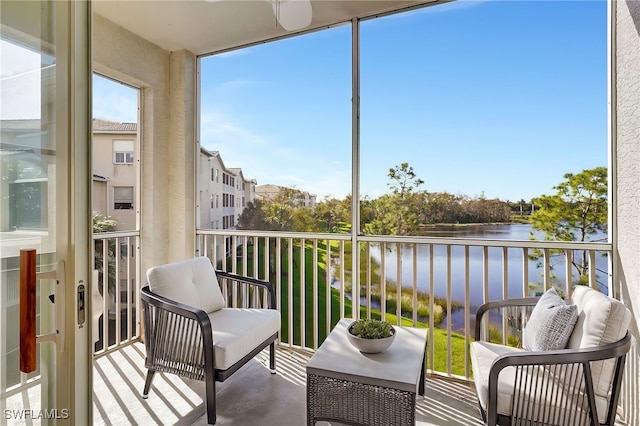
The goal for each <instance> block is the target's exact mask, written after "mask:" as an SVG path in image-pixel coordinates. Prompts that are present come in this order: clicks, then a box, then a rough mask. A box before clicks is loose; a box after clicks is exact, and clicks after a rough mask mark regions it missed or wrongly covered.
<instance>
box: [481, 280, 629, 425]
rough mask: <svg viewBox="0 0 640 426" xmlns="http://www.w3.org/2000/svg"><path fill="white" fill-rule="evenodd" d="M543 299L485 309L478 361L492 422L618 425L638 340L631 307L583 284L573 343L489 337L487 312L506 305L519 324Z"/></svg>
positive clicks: (484, 408)
mask: <svg viewBox="0 0 640 426" xmlns="http://www.w3.org/2000/svg"><path fill="white" fill-rule="evenodd" d="M537 301H538V299H536V298H526V299H511V300H502V301H496V302H490V303H487V304H485V305H483V306H481V307H480V308H479V309H478V312H477V314H476V341H475V342H473V343H472V344H471V361H472V368H473V375H474V380H475V385H476V392H477V394H478V401H479V404H480V411H481V414H482V417H483V419H484V421H485V424H487V425H490V426H495V425H501V426H503V425H520V424H522V425H545V426H547V425H561V426H569V425H575V426H583V425H592V426H597V425H609V426H612V425H613V424H614V422H615V418H616V409H617V403H618V398H619V395H620V386H621V381H622V373H623V370H624V363H625V357H626V354H627V352H628V351H629V348H630V337H629V334H628V333H627V330H628V327H629V323H630V320H631V313H630V312H629V310H628V309H627V308H626V307H625V306H624V305H623V304H622V303H621V302H619V301H617V300H614V299H612V298H610V297H607V296H605V295H603V294H602V293H600V292H598V291H596V290H593V289H590V288H588V287H584V286H576V288H575V289H574V292H573V295H572V303H573V304H574V305H575V307H576V308H577V309H576V311H577V320H576V322H575V326H574V327H573V331H572V333H571V334H570V335H569V336H568V342H567V343H566V346H563V347H562V348H559V349H552V350H527V349H523V348H516V347H511V346H506V345H502V344H496V343H489V342H487V341H483V340H482V339H481V335H482V333H481V331H482V330H483V328H484V329H485V330H486V325H485V324H484V323H483V322H482V320H483V318H487V317H488V316H489V315H488V313H489V312H490V311H492V310H495V309H499V310H501V311H502V315H506V316H507V318H508V320H509V321H508V322H509V323H510V325H511V326H514V329H518V328H520V329H522V328H521V327H520V326H521V325H522V323H523V322H524V321H525V320H526V319H527V318H528V317H529V315H530V314H532V308H533V307H534V306H535V305H536V303H537ZM571 309H574V308H573V307H571ZM531 318H533V315H531ZM574 320H575V318H574ZM536 321H538V319H536ZM532 323H533V321H532ZM517 324H520V326H518V325H517ZM532 325H533V324H532ZM539 325H540V324H535V326H539ZM554 326H555V324H550V326H549V328H554ZM532 328H533V327H532Z"/></svg>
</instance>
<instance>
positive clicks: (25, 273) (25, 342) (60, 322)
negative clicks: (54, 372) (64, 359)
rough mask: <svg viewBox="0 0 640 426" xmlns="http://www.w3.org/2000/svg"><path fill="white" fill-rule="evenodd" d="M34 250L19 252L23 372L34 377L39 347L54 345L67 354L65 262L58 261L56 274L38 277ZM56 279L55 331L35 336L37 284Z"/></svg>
mask: <svg viewBox="0 0 640 426" xmlns="http://www.w3.org/2000/svg"><path fill="white" fill-rule="evenodd" d="M36 266H37V261H36V251H35V249H22V250H20V371H22V372H23V373H31V372H32V371H35V369H36V343H42V342H54V343H56V344H57V345H59V346H60V347H59V350H60V351H64V348H65V340H64V336H65V334H64V324H65V318H64V315H65V313H64V311H65V296H64V262H63V261H59V262H58V265H57V267H56V269H55V270H53V271H47V272H40V273H36ZM39 279H40V280H43V279H54V280H56V285H55V288H54V294H53V298H51V296H50V300H51V301H52V302H53V303H54V306H55V326H56V330H55V331H54V332H52V333H49V334H44V335H36V284H37V281H38V280H39Z"/></svg>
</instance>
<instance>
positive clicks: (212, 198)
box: [211, 195, 213, 208]
mask: <svg viewBox="0 0 640 426" xmlns="http://www.w3.org/2000/svg"><path fill="white" fill-rule="evenodd" d="M211 208H213V195H212V196H211Z"/></svg>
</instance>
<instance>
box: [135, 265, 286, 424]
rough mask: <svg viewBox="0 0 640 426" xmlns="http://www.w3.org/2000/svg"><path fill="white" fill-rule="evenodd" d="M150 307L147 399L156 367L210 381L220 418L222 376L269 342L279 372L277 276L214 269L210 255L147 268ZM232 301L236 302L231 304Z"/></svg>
mask: <svg viewBox="0 0 640 426" xmlns="http://www.w3.org/2000/svg"><path fill="white" fill-rule="evenodd" d="M147 278H148V280H149V286H146V287H144V288H143V289H142V290H141V292H142V294H141V299H142V304H143V308H144V336H145V347H146V352H147V356H146V361H145V366H146V368H147V369H148V371H147V378H146V382H145V386H144V391H143V393H142V396H143V398H145V399H146V398H147V397H148V395H149V390H150V388H151V384H152V381H153V377H154V374H155V372H156V371H162V372H165V373H171V374H176V375H179V376H181V377H185V378H189V379H196V380H202V381H204V382H205V404H206V409H207V421H208V423H209V424H215V422H216V388H215V382H216V381H218V382H223V381H225V380H226V379H227V378H228V377H229V376H231V375H232V374H233V373H235V372H236V371H237V370H238V369H240V367H242V366H243V365H244V364H246V363H247V362H248V361H250V360H251V359H252V358H253V357H255V356H256V355H257V354H258V353H260V352H261V351H262V350H263V349H264V348H266V347H267V346H269V364H270V369H271V373H272V374H273V373H275V340H276V339H277V337H278V332H279V330H280V313H279V312H278V311H277V310H276V309H275V293H274V290H273V287H272V286H271V284H270V283H268V282H264V281H260V280H256V279H252V278H247V277H242V276H239V275H235V274H230V273H227V272H222V271H215V270H214V269H213V267H212V265H211V262H210V260H209V259H208V258H206V257H198V258H194V259H189V260H186V261H182V262H177V263H172V264H167V265H162V266H157V267H154V268H150V269H149V271H147ZM227 306H230V307H227Z"/></svg>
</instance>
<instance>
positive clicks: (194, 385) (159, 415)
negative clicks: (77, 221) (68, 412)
mask: <svg viewBox="0 0 640 426" xmlns="http://www.w3.org/2000/svg"><path fill="white" fill-rule="evenodd" d="M144 356H145V350H144V345H143V344H142V343H134V344H132V345H129V346H126V347H124V348H122V349H120V350H117V351H115V352H112V353H109V354H107V355H103V356H101V357H99V358H97V359H96V360H95V362H94V377H93V381H94V391H93V392H94V394H93V398H94V408H93V415H94V424H96V425H126V424H139V425H151V424H162V425H198V426H200V425H206V424H207V420H206V416H205V408H204V401H203V399H202V396H201V395H204V384H203V383H202V382H197V381H184V380H182V379H180V378H178V377H177V376H174V375H170V374H163V373H158V374H156V377H155V378H154V382H153V386H152V390H151V392H150V394H149V398H148V399H146V400H144V399H142V397H141V396H140V395H141V393H142V389H143V387H144V380H145V375H146V369H145V368H144ZM309 358H310V355H309V354H306V353H299V352H293V351H290V350H288V349H278V351H277V354H276V370H277V374H275V375H272V374H269V369H268V365H269V363H268V360H269V358H268V353H267V352H266V351H263V352H262V353H261V354H259V355H258V356H257V357H256V358H255V359H254V360H252V361H250V362H249V363H248V364H247V365H245V366H244V367H242V369H240V370H239V371H238V372H236V374H234V375H233V376H232V377H231V378H229V379H228V380H227V381H225V382H224V383H217V384H216V386H217V405H218V420H217V424H218V425H261V426H281V425H292V426H293V425H305V424H306V393H305V381H306V379H305V365H306V363H307V361H308V360H309ZM472 386H473V385H472V383H468V382H460V381H457V380H451V379H444V378H441V377H438V376H428V377H427V380H426V395H425V396H424V397H420V396H418V398H417V405H416V423H417V424H418V425H437V426H449V425H451V426H454V425H455V426H459V425H468V426H474V425H482V422H481V418H480V413H479V411H478V408H477V400H476V396H475V391H474V389H473V387H472ZM318 424H324V425H327V424H328V423H326V422H322V423H320V422H319V423H318Z"/></svg>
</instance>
